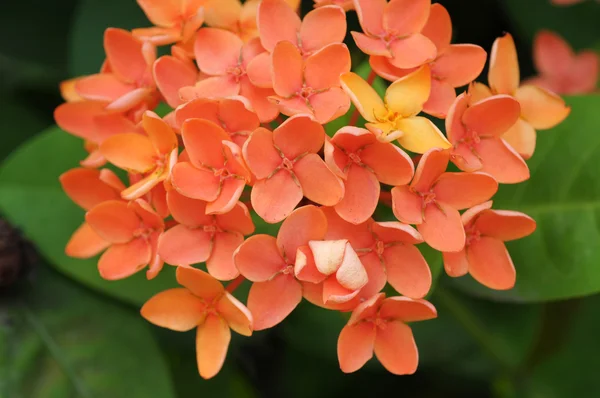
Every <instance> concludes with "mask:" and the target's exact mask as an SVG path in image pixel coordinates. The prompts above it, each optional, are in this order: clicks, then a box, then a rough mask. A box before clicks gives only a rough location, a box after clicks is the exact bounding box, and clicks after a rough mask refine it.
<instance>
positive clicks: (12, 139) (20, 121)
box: [0, 100, 49, 160]
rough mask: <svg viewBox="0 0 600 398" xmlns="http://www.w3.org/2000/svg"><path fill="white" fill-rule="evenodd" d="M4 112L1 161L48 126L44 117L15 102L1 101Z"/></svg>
mask: <svg viewBox="0 0 600 398" xmlns="http://www.w3.org/2000/svg"><path fill="white" fill-rule="evenodd" d="M0 108H1V109H2V111H3V114H2V119H0V131H2V132H3V136H2V147H0V160H3V159H4V158H5V157H6V156H8V155H9V154H10V153H11V152H12V151H13V150H14V149H15V148H16V147H17V146H19V145H20V144H21V143H22V142H25V141H26V140H27V139H28V138H30V137H32V136H33V135H35V134H37V133H38V132H39V131H40V130H42V129H43V128H45V127H47V126H48V124H49V123H48V122H46V121H45V120H44V118H43V117H41V116H40V115H38V114H37V113H36V112H34V111H33V110H32V109H31V106H30V107H26V106H25V105H22V104H20V103H18V102H16V101H15V100H12V101H5V100H0Z"/></svg>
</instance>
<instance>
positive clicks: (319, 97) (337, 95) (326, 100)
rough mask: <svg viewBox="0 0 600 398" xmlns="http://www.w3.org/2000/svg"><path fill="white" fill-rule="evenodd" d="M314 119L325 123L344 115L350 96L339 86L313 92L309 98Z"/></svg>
mask: <svg viewBox="0 0 600 398" xmlns="http://www.w3.org/2000/svg"><path fill="white" fill-rule="evenodd" d="M309 102H310V105H311V107H312V109H313V110H314V112H312V113H313V114H314V115H315V119H317V121H318V122H319V123H321V124H327V123H329V122H330V121H332V120H334V119H337V118H338V117H340V116H342V115H345V114H346V113H347V112H348V110H349V109H350V98H348V95H347V94H346V93H345V92H344V90H342V89H341V88H339V87H332V88H330V89H329V90H326V91H323V92H319V93H316V94H313V95H312V96H311V97H310V98H309Z"/></svg>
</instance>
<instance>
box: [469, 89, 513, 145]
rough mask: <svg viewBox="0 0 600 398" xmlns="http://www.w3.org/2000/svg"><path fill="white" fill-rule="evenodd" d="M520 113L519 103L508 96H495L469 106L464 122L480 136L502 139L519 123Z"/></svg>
mask: <svg viewBox="0 0 600 398" xmlns="http://www.w3.org/2000/svg"><path fill="white" fill-rule="evenodd" d="M520 113H521V107H520V106H519V101H517V100H515V99H514V98H513V97H510V96H508V95H494V96H492V97H488V98H486V99H484V100H482V101H479V102H476V103H475V104H473V105H471V106H469V107H468V108H467V109H466V110H465V111H464V114H463V115H462V122H463V123H464V125H465V127H466V128H467V129H470V130H472V131H474V132H476V133H477V134H478V135H479V136H482V137H485V136H488V137H489V136H492V137H500V136H502V134H504V133H505V132H506V131H507V130H508V129H509V128H511V127H512V126H513V125H514V124H515V123H516V122H517V120H518V119H519V115H520Z"/></svg>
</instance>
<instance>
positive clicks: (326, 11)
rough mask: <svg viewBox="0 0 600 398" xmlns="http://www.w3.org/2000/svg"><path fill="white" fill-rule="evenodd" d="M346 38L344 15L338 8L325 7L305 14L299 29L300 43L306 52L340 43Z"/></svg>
mask: <svg viewBox="0 0 600 398" xmlns="http://www.w3.org/2000/svg"><path fill="white" fill-rule="evenodd" d="M345 36H346V13H345V12H344V10H343V9H341V8H340V7H335V6H325V7H320V8H317V9H316V10H313V11H311V12H309V13H308V14H306V16H305V17H304V20H303V21H302V26H301V27H300V35H299V38H300V42H301V43H302V49H303V50H304V51H305V52H307V53H310V52H313V51H317V50H319V49H321V48H323V47H325V46H326V45H328V44H331V43H341V42H342V41H344V37H345Z"/></svg>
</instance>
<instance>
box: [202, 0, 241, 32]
mask: <svg viewBox="0 0 600 398" xmlns="http://www.w3.org/2000/svg"><path fill="white" fill-rule="evenodd" d="M242 9H243V7H242V3H241V1H240V0H212V1H210V0H209V2H208V4H207V6H206V13H205V15H204V21H205V22H206V24H207V25H208V26H211V27H213V28H222V29H227V30H233V29H235V28H237V26H236V25H237V23H238V22H239V20H240V15H241V13H242Z"/></svg>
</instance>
